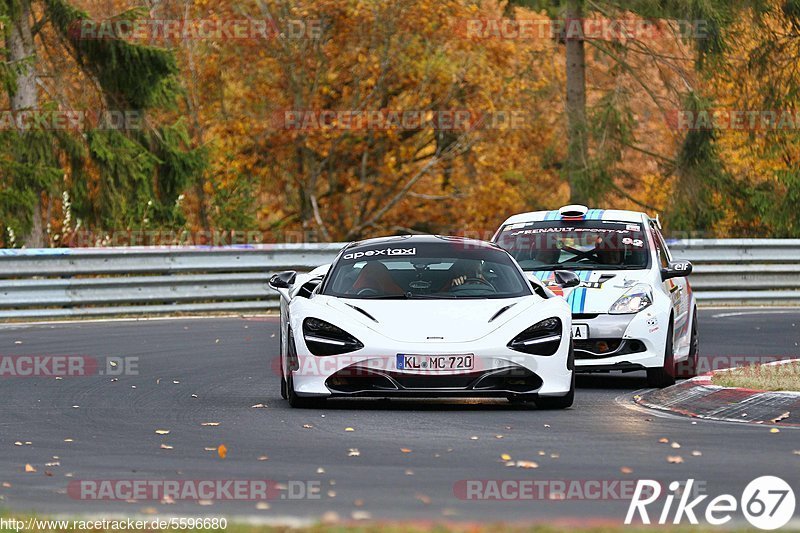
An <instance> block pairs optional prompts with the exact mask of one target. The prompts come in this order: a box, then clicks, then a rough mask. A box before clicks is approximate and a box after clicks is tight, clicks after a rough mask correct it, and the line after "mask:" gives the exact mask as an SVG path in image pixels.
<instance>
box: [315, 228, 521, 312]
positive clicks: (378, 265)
mask: <svg viewBox="0 0 800 533" xmlns="http://www.w3.org/2000/svg"><path fill="white" fill-rule="evenodd" d="M322 292H323V294H327V295H330V296H338V297H342V298H364V299H406V298H430V299H453V298H517V297H520V296H528V295H530V294H531V288H530V285H529V284H528V282H527V280H526V279H525V277H524V276H523V275H522V274H521V273H520V272H519V270H518V269H517V267H516V265H514V262H513V261H512V260H511V259H510V258H509V257H508V255H507V254H506V253H504V252H502V251H500V250H492V249H487V248H483V247H480V248H476V247H474V246H470V245H469V244H465V243H460V242H442V243H422V244H416V245H415V244H404V245H402V246H396V245H392V244H383V245H372V246H369V247H356V248H351V249H349V250H347V251H346V252H345V253H344V254H343V255H342V257H341V258H340V259H339V261H338V262H337V263H336V264H335V265H334V267H333V270H332V271H331V273H330V275H329V276H328V280H327V282H326V284H325V287H324V288H323V291H322Z"/></svg>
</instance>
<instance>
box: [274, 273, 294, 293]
mask: <svg viewBox="0 0 800 533" xmlns="http://www.w3.org/2000/svg"><path fill="white" fill-rule="evenodd" d="M295 279H297V272H295V271H294V270H288V271H286V272H281V273H280V274H275V275H274V276H272V277H271V278H269V286H270V287H272V288H273V289H275V290H278V289H288V288H290V287H291V286H292V285H294V280H295Z"/></svg>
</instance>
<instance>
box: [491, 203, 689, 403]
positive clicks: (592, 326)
mask: <svg viewBox="0 0 800 533" xmlns="http://www.w3.org/2000/svg"><path fill="white" fill-rule="evenodd" d="M493 241H494V242H495V243H497V244H498V245H499V246H500V247H502V248H503V249H505V250H507V251H508V252H509V253H510V254H511V255H512V256H513V257H514V258H515V259H516V260H517V262H518V263H519V264H520V266H521V267H522V268H523V270H524V271H525V272H527V273H528V275H530V276H532V277H535V278H536V279H539V280H541V281H542V282H544V283H545V284H546V285H548V286H549V288H550V289H551V290H553V291H555V292H557V293H559V294H561V295H562V296H564V297H565V298H566V301H567V303H568V304H569V306H570V309H571V311H572V318H573V324H572V337H573V340H574V343H575V366H576V370H577V371H578V372H607V371H615V370H616V371H623V372H628V371H636V370H646V371H647V380H648V384H649V385H650V386H651V387H665V386H668V385H671V384H674V383H675V378H676V377H682V378H688V377H693V376H694V375H695V374H696V371H697V370H696V369H697V357H698V335H697V305H696V302H695V298H694V295H693V294H692V288H691V286H690V285H689V282H688V281H687V280H686V276H688V275H689V274H690V273H691V272H692V265H691V263H689V262H688V261H673V259H672V255H671V254H670V251H669V249H668V248H667V245H666V243H665V241H664V238H663V236H662V235H661V230H660V224H659V223H658V221H657V220H653V219H651V218H650V217H648V216H647V215H646V214H644V213H638V212H634V211H612V210H608V211H606V210H602V209H588V208H586V207H584V206H567V207H563V208H561V209H560V210H559V211H538V212H533V213H525V214H521V215H516V216H513V217H511V218H509V219H508V220H506V222H505V223H504V224H503V225H502V226H501V227H500V229H499V230H498V232H497V233H496V234H495V236H494V238H493ZM562 269H565V270H571V271H574V272H575V273H577V274H578V276H579V277H580V279H581V283H580V286H579V287H578V288H576V289H573V290H564V291H562V290H561V289H560V287H559V286H558V284H557V283H556V281H555V271H556V270H562Z"/></svg>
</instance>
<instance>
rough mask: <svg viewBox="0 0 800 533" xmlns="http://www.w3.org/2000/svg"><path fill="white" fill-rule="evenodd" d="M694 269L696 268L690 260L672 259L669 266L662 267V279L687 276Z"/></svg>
mask: <svg viewBox="0 0 800 533" xmlns="http://www.w3.org/2000/svg"><path fill="white" fill-rule="evenodd" d="M692 270H694V267H693V266H692V263H690V262H689V261H671V262H670V263H669V265H668V266H667V268H662V269H661V280H662V281H667V280H668V279H672V278H685V277H686V276H688V275H689V274H691V273H692Z"/></svg>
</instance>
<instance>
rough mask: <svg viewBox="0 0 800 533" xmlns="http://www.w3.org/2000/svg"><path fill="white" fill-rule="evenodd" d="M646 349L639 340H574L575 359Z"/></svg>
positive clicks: (618, 354) (598, 357)
mask: <svg viewBox="0 0 800 533" xmlns="http://www.w3.org/2000/svg"><path fill="white" fill-rule="evenodd" d="M645 350H646V348H645V345H644V343H643V342H642V341H639V340H635V339H634V340H623V339H587V340H577V341H575V359H576V360H587V359H605V358H608V357H617V356H620V355H629V354H634V353H641V352H644V351H645Z"/></svg>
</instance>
